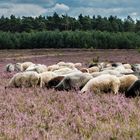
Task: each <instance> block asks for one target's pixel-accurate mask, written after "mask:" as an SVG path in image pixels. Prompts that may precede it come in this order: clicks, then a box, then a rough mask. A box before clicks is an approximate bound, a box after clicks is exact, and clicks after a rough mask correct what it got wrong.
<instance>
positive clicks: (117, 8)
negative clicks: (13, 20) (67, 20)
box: [0, 0, 140, 19]
mask: <svg viewBox="0 0 140 140" xmlns="http://www.w3.org/2000/svg"><path fill="white" fill-rule="evenodd" d="M54 12H57V13H58V14H59V15H62V14H67V15H69V16H72V17H78V16H79V15H80V14H83V15H89V16H91V17H92V16H93V15H95V16H97V15H101V16H102V17H108V16H110V15H114V16H117V17H119V18H126V17H127V16H128V15H129V16H131V17H132V18H133V19H140V0H0V16H2V15H4V16H5V17H9V16H10V15H11V14H13V15H15V16H20V17H22V16H33V17H36V16H39V15H43V16H50V15H53V13H54Z"/></svg>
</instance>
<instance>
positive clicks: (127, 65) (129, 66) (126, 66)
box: [123, 64, 132, 69]
mask: <svg viewBox="0 0 140 140" xmlns="http://www.w3.org/2000/svg"><path fill="white" fill-rule="evenodd" d="M123 66H124V68H125V69H132V66H131V65H130V64H123Z"/></svg>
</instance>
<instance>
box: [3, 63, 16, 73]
mask: <svg viewBox="0 0 140 140" xmlns="http://www.w3.org/2000/svg"><path fill="white" fill-rule="evenodd" d="M5 70H6V71H7V72H12V71H14V70H15V65H14V64H12V63H9V64H7V65H6V67H5Z"/></svg>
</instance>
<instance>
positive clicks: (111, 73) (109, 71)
mask: <svg viewBox="0 0 140 140" xmlns="http://www.w3.org/2000/svg"><path fill="white" fill-rule="evenodd" d="M103 74H110V75H115V76H117V77H119V76H122V75H123V74H121V73H120V72H118V71H116V70H104V71H101V72H93V73H91V75H92V76H93V77H97V76H100V75H103Z"/></svg>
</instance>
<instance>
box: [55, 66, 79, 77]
mask: <svg viewBox="0 0 140 140" xmlns="http://www.w3.org/2000/svg"><path fill="white" fill-rule="evenodd" d="M53 72H55V73H56V74H57V75H66V74H69V73H73V72H79V73H81V71H79V70H77V69H76V70H72V69H70V68H68V67H64V68H61V69H58V70H55V71H53Z"/></svg>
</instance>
